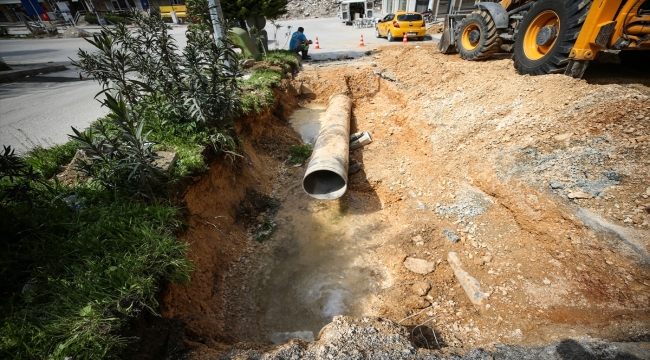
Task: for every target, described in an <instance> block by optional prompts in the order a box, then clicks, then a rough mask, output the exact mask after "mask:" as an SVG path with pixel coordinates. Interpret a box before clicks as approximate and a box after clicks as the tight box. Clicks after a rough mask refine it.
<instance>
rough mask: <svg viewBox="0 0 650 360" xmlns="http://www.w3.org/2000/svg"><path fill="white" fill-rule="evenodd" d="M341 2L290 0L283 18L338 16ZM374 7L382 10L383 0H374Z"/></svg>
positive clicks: (338, 0)
mask: <svg viewBox="0 0 650 360" xmlns="http://www.w3.org/2000/svg"><path fill="white" fill-rule="evenodd" d="M340 3H341V0H321V1H319V0H289V4H288V5H287V10H288V11H287V14H286V15H284V16H282V17H281V19H309V18H330V17H338V16H339V4H340ZM374 9H375V12H377V11H379V10H381V0H374Z"/></svg>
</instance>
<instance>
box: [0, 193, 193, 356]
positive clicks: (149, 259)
mask: <svg viewBox="0 0 650 360" xmlns="http://www.w3.org/2000/svg"><path fill="white" fill-rule="evenodd" d="M32 191H33V196H32V201H31V203H26V202H21V201H12V202H4V203H3V204H2V205H3V206H2V207H0V229H1V230H0V238H2V242H1V244H2V246H3V249H2V252H0V275H1V276H2V279H3V284H2V288H3V289H2V292H1V293H0V297H1V302H0V314H2V315H0V317H1V318H2V320H1V323H2V327H1V328H0V354H4V356H8V357H10V358H14V359H19V358H21V359H37V358H40V359H46V358H48V359H49V358H52V359H63V358H65V357H72V358H74V359H96V358H103V357H105V356H107V355H113V356H114V355H115V354H117V353H119V350H120V349H122V348H123V347H124V346H125V345H126V344H127V339H126V338H124V337H121V336H120V335H119V331H120V328H121V327H122V326H123V325H124V323H125V322H126V319H127V318H128V317H133V316H136V315H137V314H138V312H140V311H142V310H143V309H148V310H149V311H154V309H155V308H156V307H157V305H158V303H157V301H156V298H155V294H156V292H157V291H158V288H159V284H160V281H161V280H163V279H170V280H174V281H187V280H188V279H189V274H190V271H191V269H192V265H191V263H190V262H189V261H188V260H186V258H185V251H186V247H187V244H185V243H182V242H179V241H178V240H176V238H175V237H174V235H173V233H174V232H175V231H178V230H179V229H181V227H182V222H181V220H180V219H181V216H180V213H179V211H178V209H176V208H175V207H173V206H171V205H170V204H169V203H166V202H162V201H158V202H155V203H152V204H145V203H143V202H139V201H136V200H133V199H130V198H126V197H115V196H114V195H113V194H109V193H107V192H106V191H100V190H97V189H96V188H93V187H90V186H87V185H86V186H77V187H76V188H74V189H71V188H65V187H62V186H56V185H54V186H52V187H49V188H48V187H44V186H35V187H34V188H33V190H32Z"/></svg>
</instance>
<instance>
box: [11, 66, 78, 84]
mask: <svg viewBox="0 0 650 360" xmlns="http://www.w3.org/2000/svg"><path fill="white" fill-rule="evenodd" d="M7 65H9V66H10V67H11V70H4V71H0V83H6V82H12V81H15V80H16V79H20V78H23V77H27V76H37V75H42V74H47V73H51V72H55V71H63V70H65V69H66V67H65V66H63V65H45V64H42V65H11V64H7Z"/></svg>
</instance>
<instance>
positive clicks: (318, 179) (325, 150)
mask: <svg viewBox="0 0 650 360" xmlns="http://www.w3.org/2000/svg"><path fill="white" fill-rule="evenodd" d="M351 113H352V100H350V98H349V97H347V96H346V95H342V94H339V95H334V96H332V97H331V98H330V101H329V104H328V106H327V110H326V111H325V116H324V117H323V120H322V123H321V130H320V132H319V133H318V138H317V139H316V144H315V145H314V150H313V152H312V155H311V160H310V161H309V165H307V171H306V172H305V177H304V178H303V180H302V188H303V189H304V190H305V192H306V193H307V194H309V196H311V197H313V198H316V199H320V200H334V199H338V198H340V197H341V196H343V194H345V192H346V191H347V189H348V164H349V155H350V154H349V153H350V115H351Z"/></svg>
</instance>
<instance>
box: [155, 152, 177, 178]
mask: <svg viewBox="0 0 650 360" xmlns="http://www.w3.org/2000/svg"><path fill="white" fill-rule="evenodd" d="M156 155H157V156H160V158H159V159H156V160H155V161H154V162H153V165H154V166H155V167H159V168H161V169H162V170H163V171H164V172H166V173H167V174H169V173H171V172H172V170H174V165H176V161H177V160H178V155H176V153H173V152H169V151H158V152H156Z"/></svg>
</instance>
